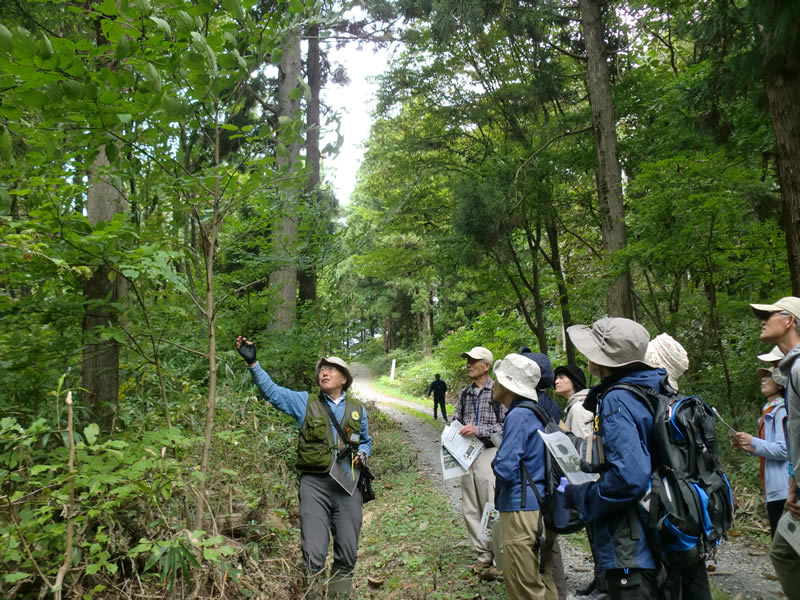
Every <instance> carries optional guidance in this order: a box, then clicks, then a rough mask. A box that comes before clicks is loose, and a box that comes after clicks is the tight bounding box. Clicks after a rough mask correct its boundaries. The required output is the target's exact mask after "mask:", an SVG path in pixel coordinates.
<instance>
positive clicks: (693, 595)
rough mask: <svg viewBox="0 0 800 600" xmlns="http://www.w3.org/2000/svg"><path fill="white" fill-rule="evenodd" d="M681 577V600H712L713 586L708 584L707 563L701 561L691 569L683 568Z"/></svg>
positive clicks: (676, 596) (690, 567)
mask: <svg viewBox="0 0 800 600" xmlns="http://www.w3.org/2000/svg"><path fill="white" fill-rule="evenodd" d="M678 576H679V577H680V596H678V595H677V594H675V595H674V597H675V598H678V597H680V599H681V600H711V584H710V583H709V582H708V571H707V570H706V561H704V560H700V561H698V562H696V563H695V564H693V565H691V566H689V567H683V568H682V569H681V570H680V573H679V574H678Z"/></svg>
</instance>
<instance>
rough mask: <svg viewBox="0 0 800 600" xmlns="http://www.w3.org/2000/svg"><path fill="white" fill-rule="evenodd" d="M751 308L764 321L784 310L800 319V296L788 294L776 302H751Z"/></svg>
mask: <svg viewBox="0 0 800 600" xmlns="http://www.w3.org/2000/svg"><path fill="white" fill-rule="evenodd" d="M750 309H751V310H752V311H753V314H754V315H755V316H756V317H758V318H759V319H761V320H762V321H763V320H765V319H769V316H770V315H771V314H772V313H776V312H784V311H785V312H788V313H790V314H792V315H794V318H795V319H797V320H798V321H800V298H797V297H796V296H786V297H785V298H781V299H780V300H778V301H777V302H775V303H774V304H751V305H750Z"/></svg>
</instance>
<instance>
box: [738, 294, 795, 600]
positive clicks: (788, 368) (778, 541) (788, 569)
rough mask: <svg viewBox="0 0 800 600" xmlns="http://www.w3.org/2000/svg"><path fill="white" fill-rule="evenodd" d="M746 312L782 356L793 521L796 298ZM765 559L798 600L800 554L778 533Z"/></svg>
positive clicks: (788, 506)
mask: <svg viewBox="0 0 800 600" xmlns="http://www.w3.org/2000/svg"><path fill="white" fill-rule="evenodd" d="M750 309H751V310H752V311H753V314H754V315H755V316H756V317H757V318H758V319H759V320H760V321H761V333H760V335H759V337H760V339H761V341H762V342H767V343H770V344H775V345H776V346H777V347H778V349H779V350H780V351H781V352H783V354H784V355H785V356H784V357H783V359H781V361H780V363H779V365H778V367H779V369H780V371H781V374H782V375H783V376H785V377H786V413H787V414H788V428H787V432H788V436H787V438H786V442H787V444H788V445H789V491H788V494H787V496H786V504H785V507H786V510H788V511H789V512H790V513H791V514H792V516H793V517H794V518H795V519H800V497H799V496H798V493H797V477H798V470H800V361H798V360H797V358H798V357H800V298H797V297H796V296H787V297H785V298H781V299H780V300H778V301H777V302H775V303H773V304H751V305H750ZM769 557H770V559H771V560H772V566H773V567H774V568H775V574H776V575H777V576H778V580H779V581H780V582H781V587H782V588H783V593H784V594H785V595H786V597H787V598H789V600H798V599H800V554H798V553H797V552H796V551H795V550H794V548H793V547H792V545H791V544H790V543H789V542H788V541H787V540H786V539H784V537H783V536H782V535H781V533H780V531H777V532H776V533H775V537H774V538H772V546H770V550H769Z"/></svg>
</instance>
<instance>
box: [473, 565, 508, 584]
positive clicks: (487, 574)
mask: <svg viewBox="0 0 800 600" xmlns="http://www.w3.org/2000/svg"><path fill="white" fill-rule="evenodd" d="M478 579H480V580H481V581H503V572H502V571H500V570H499V569H497V568H496V567H495V566H491V567H488V568H487V569H485V570H484V571H483V573H481V574H480V575H479V576H478Z"/></svg>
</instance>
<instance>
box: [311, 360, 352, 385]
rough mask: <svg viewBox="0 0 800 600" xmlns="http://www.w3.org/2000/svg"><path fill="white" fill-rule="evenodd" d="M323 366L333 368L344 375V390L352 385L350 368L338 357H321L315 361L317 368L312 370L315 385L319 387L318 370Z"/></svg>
mask: <svg viewBox="0 0 800 600" xmlns="http://www.w3.org/2000/svg"><path fill="white" fill-rule="evenodd" d="M323 365H330V366H332V367H335V368H337V369H338V370H339V371H341V372H342V373H343V374H344V376H345V377H346V378H347V381H346V383H345V384H344V389H345V390H346V389H348V388H349V387H350V386H351V385H352V384H353V376H352V375H351V374H350V367H348V366H347V363H346V362H344V360H342V359H341V358H339V357H338V356H328V357H324V356H323V357H322V358H320V359H319V360H318V361H317V366H316V367H315V369H314V380H315V381H316V382H317V385H319V370H320V369H321V368H322V366H323Z"/></svg>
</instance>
